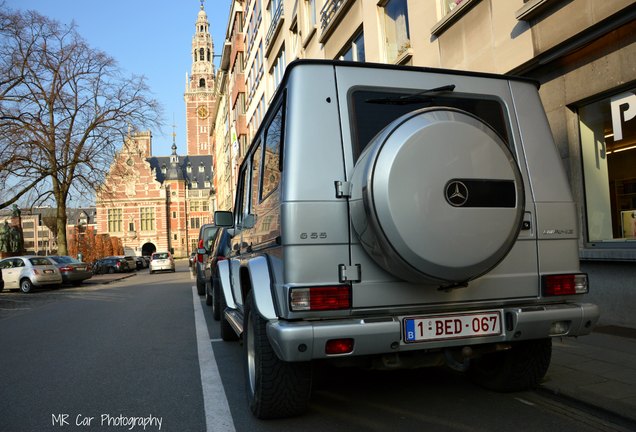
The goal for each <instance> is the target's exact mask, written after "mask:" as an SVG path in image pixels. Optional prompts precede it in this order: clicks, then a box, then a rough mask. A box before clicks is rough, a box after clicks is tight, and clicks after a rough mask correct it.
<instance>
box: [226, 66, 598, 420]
mask: <svg viewBox="0 0 636 432" xmlns="http://www.w3.org/2000/svg"><path fill="white" fill-rule="evenodd" d="M537 90H538V86H537V84H536V83H535V82H533V81H529V80H525V79H520V78H514V77H509V76H499V75H491V74H483V73H470V72H461V71H453V70H440V69H426V68H415V67H395V66H389V65H375V64H373V65H372V64H361V63H349V62H333V61H316V60H313V61H312V60H304V61H298V62H294V63H292V64H290V65H289V66H288V68H287V70H286V72H285V77H284V79H283V81H282V83H281V85H280V88H279V89H278V91H277V93H276V95H275V97H274V99H273V100H272V104H271V106H270V108H269V110H268V112H267V114H266V116H265V118H264V121H263V123H262V125H261V126H260V128H259V130H258V131H257V133H256V135H255V138H254V140H253V142H252V144H251V146H250V148H249V150H248V152H247V154H246V156H245V158H244V160H243V163H242V165H241V167H240V170H239V177H238V184H237V189H236V190H237V195H236V203H235V208H234V211H233V212H216V213H215V223H216V224H217V225H218V226H226V227H230V230H231V231H232V232H233V239H232V245H233V248H232V256H231V257H230V258H229V259H228V260H224V261H220V262H219V263H218V272H219V281H220V282H219V283H220V285H221V286H220V288H221V289H220V290H217V292H220V296H221V299H220V302H221V305H222V308H223V311H224V312H223V313H222V314H221V333H222V337H223V339H225V340H235V339H237V338H239V337H241V338H242V340H243V343H244V346H245V368H246V378H247V379H246V381H247V391H248V398H249V402H250V408H251V410H252V412H253V413H254V415H255V416H257V417H259V418H272V417H284V416H290V415H296V414H299V413H302V412H303V411H304V410H305V409H306V407H307V405H308V401H309V397H310V393H311V381H312V361H314V360H318V359H326V360H329V361H331V362H333V363H335V364H339V365H347V366H351V365H353V366H361V367H373V368H399V367H419V366H438V365H444V364H447V365H449V366H451V367H453V368H455V369H459V370H463V371H466V372H467V373H468V374H470V376H471V377H472V378H473V379H474V380H475V381H476V382H477V383H479V384H481V385H484V386H486V387H488V388H490V389H496V390H501V391H513V390H521V389H525V388H529V387H532V386H534V385H536V384H537V383H538V382H539V381H540V380H541V379H542V377H543V376H544V374H545V373H546V371H547V369H548V366H549V363H550V357H551V338H552V337H554V336H579V335H584V334H587V333H589V332H590V331H591V330H592V328H593V326H594V325H595V323H596V321H597V320H598V317H599V311H598V308H597V306H596V305H593V304H589V303H585V302H584V298H583V294H585V293H587V292H588V283H587V276H586V275H585V274H583V273H581V272H580V270H579V260H578V246H577V239H578V231H577V230H578V228H577V216H576V212H575V205H574V202H573V200H572V196H571V193H570V190H569V186H568V180H567V178H566V175H565V172H564V169H563V167H562V164H561V160H560V157H559V154H558V152H557V150H556V148H555V145H554V142H553V140H552V136H551V133H550V128H549V126H548V122H547V119H546V116H545V113H544V111H543V108H542V105H541V101H540V99H539V95H538V91H537Z"/></svg>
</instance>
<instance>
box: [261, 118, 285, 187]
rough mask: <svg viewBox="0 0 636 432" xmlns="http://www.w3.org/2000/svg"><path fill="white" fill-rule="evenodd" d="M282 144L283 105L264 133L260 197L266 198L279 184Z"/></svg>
mask: <svg viewBox="0 0 636 432" xmlns="http://www.w3.org/2000/svg"><path fill="white" fill-rule="evenodd" d="M282 142H283V105H281V106H280V108H279V109H278V111H277V112H276V115H275V116H274V118H273V119H272V122H271V123H270V124H269V126H268V127H267V131H266V132H265V164H264V166H263V182H262V192H261V194H262V195H261V196H262V198H263V199H265V198H267V197H268V196H269V195H270V194H271V193H272V192H273V191H274V190H275V189H276V188H277V187H278V183H280V149H281V147H282Z"/></svg>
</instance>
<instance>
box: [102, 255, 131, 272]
mask: <svg viewBox="0 0 636 432" xmlns="http://www.w3.org/2000/svg"><path fill="white" fill-rule="evenodd" d="M127 271H131V269H130V266H129V265H128V261H126V260H125V259H123V258H116V257H108V258H102V259H98V260H97V261H95V264H93V273H95V274H104V273H123V272H127Z"/></svg>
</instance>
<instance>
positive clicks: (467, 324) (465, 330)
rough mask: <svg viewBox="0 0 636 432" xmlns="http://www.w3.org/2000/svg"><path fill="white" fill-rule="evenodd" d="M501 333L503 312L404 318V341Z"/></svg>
mask: <svg viewBox="0 0 636 432" xmlns="http://www.w3.org/2000/svg"><path fill="white" fill-rule="evenodd" d="M500 334H501V312H499V311H492V312H479V313H474V314H454V315H432V316H424V317H416V318H404V342H407V343H409V342H424V341H435V340H448V339H465V338H472V337H481V336H497V335H500Z"/></svg>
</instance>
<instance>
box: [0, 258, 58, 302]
mask: <svg viewBox="0 0 636 432" xmlns="http://www.w3.org/2000/svg"><path fill="white" fill-rule="evenodd" d="M0 270H2V279H4V288H6V289H16V288H19V289H20V291H22V292H23V293H28V292H30V291H31V290H32V289H33V287H42V286H51V285H52V286H59V285H61V284H62V274H61V273H60V270H59V269H58V268H57V267H56V265H55V264H54V263H53V262H52V261H51V260H50V259H48V258H47V257H41V256H18V257H10V258H5V259H3V260H2V261H0Z"/></svg>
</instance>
